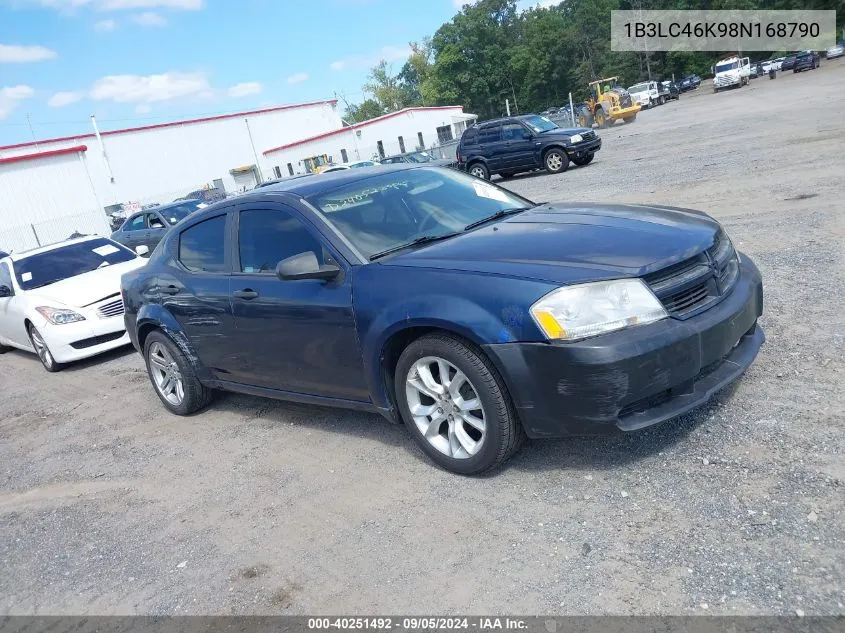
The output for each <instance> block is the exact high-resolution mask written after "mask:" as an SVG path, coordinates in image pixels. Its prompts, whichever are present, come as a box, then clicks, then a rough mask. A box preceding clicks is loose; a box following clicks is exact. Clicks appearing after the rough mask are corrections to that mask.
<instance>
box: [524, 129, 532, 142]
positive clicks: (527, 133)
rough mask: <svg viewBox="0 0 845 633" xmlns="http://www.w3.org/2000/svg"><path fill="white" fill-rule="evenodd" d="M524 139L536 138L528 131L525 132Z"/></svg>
mask: <svg viewBox="0 0 845 633" xmlns="http://www.w3.org/2000/svg"><path fill="white" fill-rule="evenodd" d="M522 138H524V139H528V140H531V139H532V138H534V135H533V134H532V133H531V132H529V131H528V130H523V132H522Z"/></svg>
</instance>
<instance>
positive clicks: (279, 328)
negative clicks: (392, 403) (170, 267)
mask: <svg viewBox="0 0 845 633" xmlns="http://www.w3.org/2000/svg"><path fill="white" fill-rule="evenodd" d="M238 216H239V217H238V230H237V234H238V239H237V253H238V254H237V257H235V261H234V262H233V274H232V278H231V282H230V288H231V302H232V312H233V314H234V322H235V327H234V335H233V340H232V349H233V350H235V351H236V353H237V354H238V355H239V357H240V362H238V374H237V375H236V376H233V380H236V381H237V382H241V383H244V384H249V385H255V386H259V387H268V388H271V389H279V390H283V391H290V392H296V393H303V394H309V395H316V396H324V397H330V398H342V399H346V400H359V401H366V400H368V398H369V392H368V389H367V385H366V381H365V379H364V372H363V370H362V369H363V365H362V358H361V351H360V348H359V345H358V337H357V333H356V330H355V318H354V314H353V311H352V285H351V278H350V275H349V273H348V270H347V268H348V267H346V264H345V263H344V262H342V261H340V258H339V256H338V255H337V254H336V253H334V252H333V251H332V250H330V249H329V248H328V247H327V245H326V244H325V243H324V242H323V238H322V237H321V236H320V235H319V234H318V233H317V232H316V231H315V230H314V229H313V227H311V226H310V225H309V224H307V223H306V222H305V220H304V219H303V218H302V216H300V215H299V214H298V213H297V212H296V211H295V210H294V209H291V208H290V207H287V206H285V205H281V204H272V203H259V204H258V206H250V205H244V206H243V207H241V208H240V210H239V213H238ZM305 251H312V252H313V253H314V254H315V255H316V256H317V259H318V260H319V262H320V264H324V263H335V264H337V265H338V266H340V267H341V268H342V269H343V270H342V272H341V274H340V275H339V276H338V277H337V278H335V279H333V280H330V281H322V280H315V279H307V280H299V281H282V280H281V279H279V277H278V276H277V275H276V272H275V271H276V265H277V264H278V263H279V262H280V261H281V260H283V259H285V258H287V257H290V256H292V255H297V254H299V253H302V252H305Z"/></svg>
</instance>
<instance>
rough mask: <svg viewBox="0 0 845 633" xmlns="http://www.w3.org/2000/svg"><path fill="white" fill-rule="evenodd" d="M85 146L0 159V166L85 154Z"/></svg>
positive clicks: (86, 147)
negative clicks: (65, 155) (63, 155)
mask: <svg viewBox="0 0 845 633" xmlns="http://www.w3.org/2000/svg"><path fill="white" fill-rule="evenodd" d="M87 151H88V146H87V145H76V146H75V147H63V148H62V149H53V150H50V151H49V152H38V153H36V154H22V155H20V156H9V157H8V158H0V165H5V164H7V163H21V162H23V161H25V160H37V159H39V158H49V157H50V156H61V155H62V154H75V153H77V152H87Z"/></svg>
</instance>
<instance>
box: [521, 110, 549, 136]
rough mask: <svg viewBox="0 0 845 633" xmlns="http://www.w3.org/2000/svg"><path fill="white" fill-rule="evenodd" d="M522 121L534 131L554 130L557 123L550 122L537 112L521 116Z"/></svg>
mask: <svg viewBox="0 0 845 633" xmlns="http://www.w3.org/2000/svg"><path fill="white" fill-rule="evenodd" d="M522 121H523V123H527V124H528V127H530V128H531V129H532V130H534V131H535V132H548V131H549V130H556V129H557V125H556V124H554V123H552V122H551V121H550V120H549V119H547V118H546V117H544V116H540V115H539V114H532V115H530V116H526V117H523V118H522Z"/></svg>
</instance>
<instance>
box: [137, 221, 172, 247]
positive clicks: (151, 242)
mask: <svg viewBox="0 0 845 633" xmlns="http://www.w3.org/2000/svg"><path fill="white" fill-rule="evenodd" d="M167 226H168V225H167V221H166V220H165V219H164V218H163V217H162V216H161V214H160V213H158V212H151V213H148V214H147V232H146V234H145V235H144V240H143V242H141V243H142V244H144V245H145V246H148V247H149V249H150V251H152V250H153V249H154V248H155V247H156V246H157V245H158V243H159V242H160V241H161V238H163V237H164V234H165V233H167Z"/></svg>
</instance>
